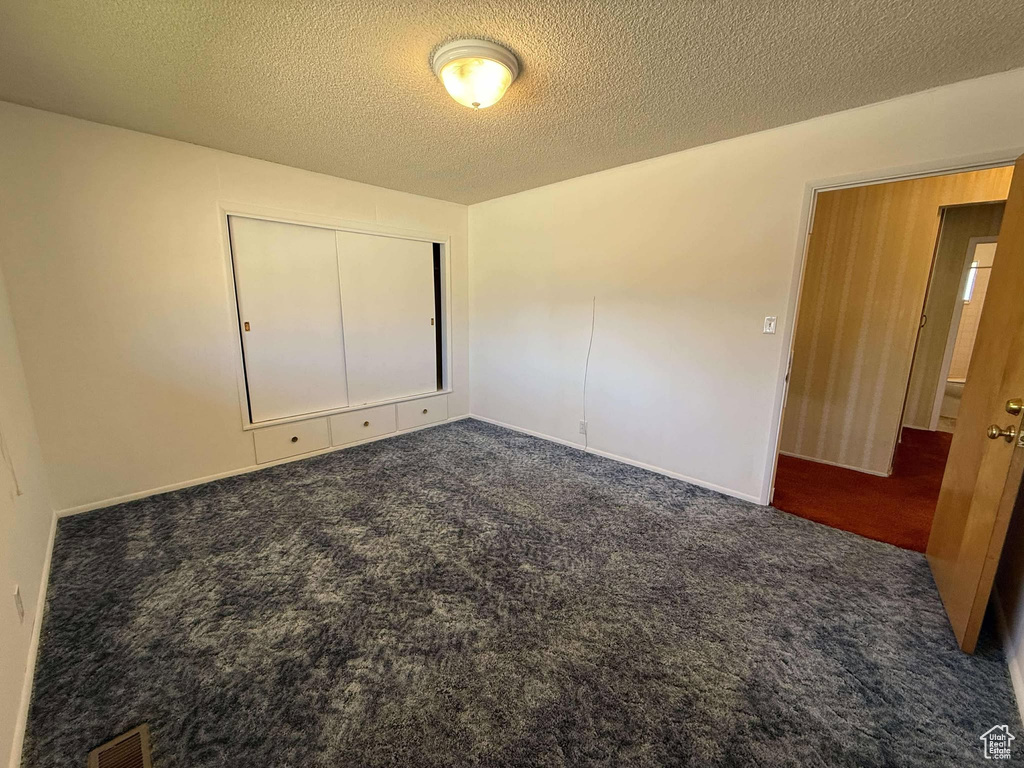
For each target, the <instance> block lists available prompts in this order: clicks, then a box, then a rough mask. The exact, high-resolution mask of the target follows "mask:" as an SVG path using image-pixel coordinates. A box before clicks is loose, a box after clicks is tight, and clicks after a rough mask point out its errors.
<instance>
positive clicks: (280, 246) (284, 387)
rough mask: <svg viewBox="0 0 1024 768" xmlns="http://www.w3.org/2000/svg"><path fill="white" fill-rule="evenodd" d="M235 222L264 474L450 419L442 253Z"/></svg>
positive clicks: (248, 375)
mask: <svg viewBox="0 0 1024 768" xmlns="http://www.w3.org/2000/svg"><path fill="white" fill-rule="evenodd" d="M227 223H228V234H229V240H230V248H231V266H232V272H233V275H234V287H235V300H236V303H237V308H238V325H239V335H240V338H241V362H242V369H243V374H244V387H245V402H244V403H243V412H244V413H243V428H245V429H248V430H251V431H252V433H253V439H254V441H255V449H256V461H257V462H258V463H266V462H269V461H276V460H279V459H284V458H288V457H290V456H297V455H300V454H303V453H310V452H312V451H319V450H324V449H327V448H330V447H331V446H343V445H348V444H351V443H356V442H360V441H363V440H369V439H371V438H375V437H380V436H382V435H386V434H388V433H391V432H397V431H401V430H405V429H411V428H414V427H420V426H424V425H427V424H432V423H435V422H439V421H444V420H446V419H447V418H448V404H447V396H446V394H445V393H446V392H447V390H446V378H447V371H446V366H445V356H444V352H445V348H446V346H447V345H446V340H445V336H444V332H443V331H444V329H445V323H444V309H445V307H444V304H445V291H444V290H443V288H444V280H445V272H446V269H445V263H444V258H443V257H444V252H443V251H444V246H443V245H442V244H441V243H434V242H429V241H425V240H417V239H407V238H403V237H397V236H383V235H376V234H367V233H363V232H351V231H343V230H338V229H331V228H328V227H320V226H309V225H305V224H292V223H285V222H281V221H271V220H267V219H261V218H253V217H249V216H243V215H235V214H231V215H228V217H227Z"/></svg>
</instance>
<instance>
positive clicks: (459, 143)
mask: <svg viewBox="0 0 1024 768" xmlns="http://www.w3.org/2000/svg"><path fill="white" fill-rule="evenodd" d="M459 37H485V38H489V39H492V40H495V41H498V42H502V43H504V44H506V45H507V46H509V47H510V48H511V49H512V50H513V51H515V53H516V54H517V55H518V57H519V59H520V61H521V62H522V65H523V69H522V74H521V75H520V78H519V80H517V81H516V82H515V83H514V84H513V86H512V87H511V88H510V89H509V92H508V94H507V95H506V96H505V98H504V100H503V101H501V102H499V103H498V104H497V105H496V106H494V107H491V108H489V109H486V110H482V111H479V112H473V111H471V110H468V109H466V108H464V107H462V106H460V105H458V104H456V103H455V102H454V101H452V100H451V99H450V98H449V97H448V95H447V94H446V93H445V92H444V90H443V88H442V86H441V84H440V83H439V82H438V81H437V79H436V78H435V77H434V76H433V74H431V71H430V66H429V59H430V53H431V51H432V50H433V49H434V48H436V47H437V46H438V45H439V44H441V43H443V42H447V41H449V40H452V39H454V38H459ZM1022 39H1024V13H1022V12H1021V2H1020V0H1009V1H1006V0H967V1H966V2H965V1H964V0H897V1H894V0H624V1H622V2H599V1H595V0H547V1H545V0H500V2H494V1H492V0H473V1H472V2H466V0H455V1H454V2H440V1H438V0H435V1H434V2H429V3H427V2H411V1H409V2H403V1H402V0H374V1H370V0H351V1H350V2H331V0H301V2H300V1H299V0H135V1H134V2H132V0H34V1H33V2H28V1H27V0H3V1H2V2H0V99H3V100H6V101H13V102H16V103H19V104H26V105H29V106H33V107H39V108H42V109H47V110H51V111H54V112H62V113H65V114H69V115H74V116H76V117H82V118H86V119H88V120H95V121H97V122H101V123H108V124H110V125H117V126H122V127H125V128H132V129H135V130H138V131H145V132H147V133H154V134H157V135H160V136H169V137H171V138H174V139H180V140H183V141H189V142H193V143H195V144H201V145H204V146H209V147H216V148H218V149H224V150H228V151H230V152H237V153H239V154H243V155H249V156H251V157H258V158H263V159H265V160H272V161H275V162H278V163H284V164H285V165H291V166H296V167H299V168H307V169H309V170H313V171H320V172H322V173H328V174H332V175H335V176H341V177H344V178H347V179H355V180H357V181H364V182H368V183H371V184H377V185H380V186H384V187H390V188H393V189H400V190H404V191H407V192H415V193H418V194H422V195H428V196H430V197H437V198H442V199H445V200H453V201H456V202H461V203H473V202H478V201H481V200H486V199H489V198H493V197H498V196H501V195H506V194H509V193H512V192H517V191H520V190H523V189H529V188H531V187H536V186H540V185H542V184H547V183H550V182H553V181H558V180H560V179H566V178H570V177H573V176H579V175H581V174H585V173H590V172H592V171H597V170H600V169H603V168H609V167H612V166H616V165H621V164H623V163H628V162H633V161H636V160H642V159H645V158H649V157H654V156H657V155H661V154H665V153H668V152H673V151H676V150H680V149H685V148H687V147H692V146H696V145H699V144H704V143H707V142H710V141H715V140H718V139H723V138H728V137H731V136H738V135H741V134H744V133H750V132H752V131H757V130H761V129H764V128H770V127H774V126H778V125H784V124H786V123H792V122H795V121H798V120H802V119H806V118H809V117H813V116H816V115H822V114H827V113H829V112H835V111H838V110H841V109H846V108H849V107H854V106H858V105H861V104H867V103H870V102H874V101H880V100H882V99H886V98H890V97H893V96H897V95H900V94H904V93H910V92H913V91H918V90H922V89H925V88H929V87H931V86H936V85H940V84H944V83H949V82H954V81H957V80H965V79H968V78H971V77H976V76H978V75H983V74H988V73H991V72H998V71H1003V70H1007V69H1012V68H1014V67H1018V66H1022V65H1024V45H1022V44H1021V42H1020V41H1021V40H1022Z"/></svg>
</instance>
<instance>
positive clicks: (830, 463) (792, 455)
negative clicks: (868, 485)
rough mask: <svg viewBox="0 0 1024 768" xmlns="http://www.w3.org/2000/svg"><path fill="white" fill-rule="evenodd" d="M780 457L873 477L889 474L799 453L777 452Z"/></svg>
mask: <svg viewBox="0 0 1024 768" xmlns="http://www.w3.org/2000/svg"><path fill="white" fill-rule="evenodd" d="M779 455H780V456H789V457H790V458H791V459H803V460H804V461H813V462H814V463H815V464H827V465H828V466H830V467H839V468H840V469H849V470H852V471H854V472H863V473H864V474H865V475H874V476H875V477H889V476H890V475H891V474H892V473H891V472H876V471H875V470H873V469H864V468H863V467H855V466H853V465H852V464H841V463H840V462H838V461H826V460H825V459H816V458H814V457H813V456H803V455H801V454H799V453H790V452H789V451H779Z"/></svg>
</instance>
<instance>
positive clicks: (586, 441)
mask: <svg viewBox="0 0 1024 768" xmlns="http://www.w3.org/2000/svg"><path fill="white" fill-rule="evenodd" d="M596 320H597V296H595V297H594V303H593V306H592V307H591V311H590V343H589V344H588V345H587V362H586V365H584V366H583V424H584V425H585V426H584V428H583V429H584V431H583V447H584V448H589V447H590V424H589V423H588V422H587V377H588V376H589V375H590V350H592V349H593V348H594V324H595V321H596Z"/></svg>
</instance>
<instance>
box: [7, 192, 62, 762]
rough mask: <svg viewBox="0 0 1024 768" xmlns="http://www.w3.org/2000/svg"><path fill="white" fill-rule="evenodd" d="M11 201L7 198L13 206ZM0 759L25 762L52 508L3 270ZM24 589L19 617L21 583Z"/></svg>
mask: <svg viewBox="0 0 1024 768" xmlns="http://www.w3.org/2000/svg"><path fill="white" fill-rule="evenodd" d="M6 202H7V201H6V200H3V203H4V204H6ZM0 433H2V435H0V440H2V441H3V448H2V450H0V764H5V763H6V761H7V759H8V756H10V764H11V765H12V766H15V765H18V764H19V762H20V761H19V760H18V756H20V754H21V738H22V734H23V729H24V720H23V717H24V713H25V708H24V705H25V703H26V700H25V699H26V693H27V690H26V687H25V686H26V681H27V680H29V679H30V677H29V676H28V674H27V670H28V667H29V665H30V664H31V663H32V661H33V659H34V647H35V646H34V640H35V638H36V636H37V632H38V623H39V619H40V616H39V608H40V593H41V591H42V584H43V576H44V571H45V568H46V562H47V557H48V553H49V543H50V533H51V525H52V522H53V509H52V507H51V505H50V499H49V489H48V486H47V482H46V477H45V472H44V470H43V461H42V456H41V454H40V451H39V440H38V438H37V437H36V429H35V425H34V424H33V421H32V407H31V406H30V405H29V399H28V392H27V390H26V387H25V376H24V372H23V370H22V366H21V360H20V358H19V356H18V344H17V341H16V340H15V335H14V324H13V322H12V319H11V313H10V306H9V305H8V302H7V290H6V287H5V285H4V279H3V273H2V272H0ZM15 585H19V586H20V588H21V597H22V602H23V604H24V606H25V617H24V619H20V618H19V616H18V612H17V609H16V608H15V602H14V587H15Z"/></svg>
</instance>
